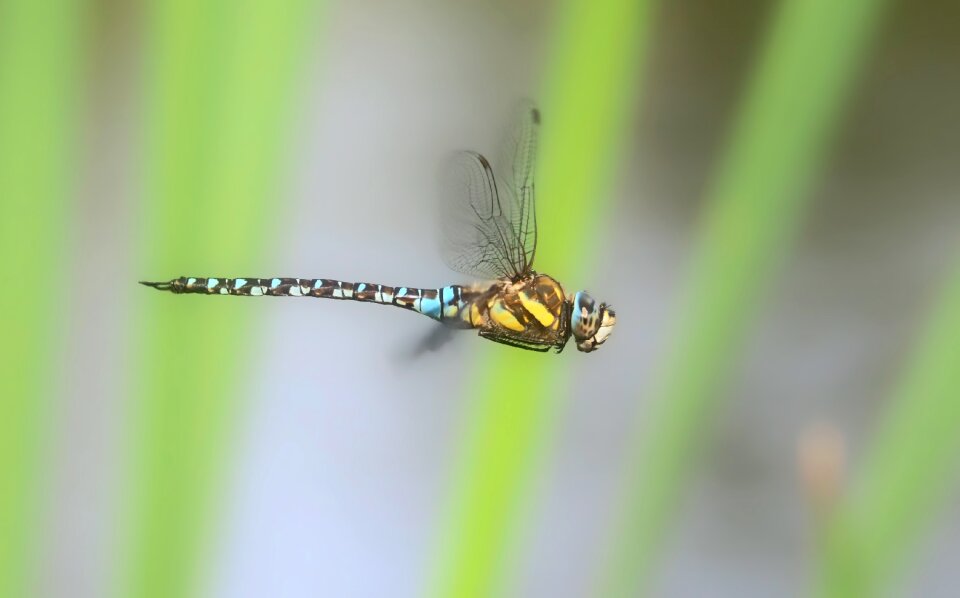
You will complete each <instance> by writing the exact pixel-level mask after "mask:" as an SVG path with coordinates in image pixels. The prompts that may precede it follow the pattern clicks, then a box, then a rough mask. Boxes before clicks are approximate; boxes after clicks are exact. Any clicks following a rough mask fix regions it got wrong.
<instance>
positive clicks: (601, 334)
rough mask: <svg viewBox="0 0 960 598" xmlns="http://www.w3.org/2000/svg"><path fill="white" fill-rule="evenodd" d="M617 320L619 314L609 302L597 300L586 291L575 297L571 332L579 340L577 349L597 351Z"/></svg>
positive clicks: (571, 313) (572, 306)
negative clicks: (598, 301) (598, 302)
mask: <svg viewBox="0 0 960 598" xmlns="http://www.w3.org/2000/svg"><path fill="white" fill-rule="evenodd" d="M616 322H617V316H616V314H615V313H614V312H613V309H611V308H610V307H609V306H607V304H605V303H600V304H597V302H596V301H595V300H594V299H593V297H591V296H590V295H588V294H587V293H586V292H585V291H578V292H577V293H576V295H574V297H573V305H571V309H570V332H571V333H572V334H573V338H574V339H576V341H577V349H578V350H580V351H583V352H584V353H589V352H591V351H596V350H597V347H599V346H600V345H602V344H603V343H604V341H606V340H607V337H609V336H610V333H611V332H613V326H614V324H616Z"/></svg>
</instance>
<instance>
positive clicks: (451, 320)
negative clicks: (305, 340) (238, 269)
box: [146, 276, 476, 328]
mask: <svg viewBox="0 0 960 598" xmlns="http://www.w3.org/2000/svg"><path fill="white" fill-rule="evenodd" d="M146 284H148V285H149V286H152V287H155V288H158V289H160V290H165V291H171V292H173V293H198V294H203V295H242V296H251V297H260V296H264V297H318V298H323V299H345V300H352V301H367V302H370V303H379V304H381V305H396V306H397V307H403V308H405V309H410V310H413V311H415V312H418V313H421V314H423V315H425V316H427V317H429V318H432V319H434V320H437V321H440V322H445V323H447V324H451V325H454V326H461V327H466V328H469V327H473V326H474V325H476V324H475V323H474V322H473V321H471V318H470V308H469V305H468V297H467V295H469V296H472V295H474V294H476V293H475V291H471V290H465V289H464V288H463V287H461V286H459V285H451V286H447V287H442V288H439V289H420V288H416V287H391V286H387V285H382V284H373V283H368V282H343V281H341V280H333V279H328V278H194V277H186V276H184V277H181V278H177V279H174V280H171V281H169V282H165V283H146Z"/></svg>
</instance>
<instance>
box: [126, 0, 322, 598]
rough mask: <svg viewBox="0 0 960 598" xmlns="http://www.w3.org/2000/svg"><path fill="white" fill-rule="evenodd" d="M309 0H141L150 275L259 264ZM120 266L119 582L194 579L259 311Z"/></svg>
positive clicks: (148, 592) (171, 586)
mask: <svg viewBox="0 0 960 598" xmlns="http://www.w3.org/2000/svg"><path fill="white" fill-rule="evenodd" d="M314 5H315V4H314V3H309V2H307V1H306V0H284V1H281V2H262V1H253V0H248V1H243V2H240V3H237V2H231V1H227V0H215V1H212V2H204V3H196V2H192V1H189V0H171V1H166V2H158V3H152V4H149V5H148V7H147V13H148V14H147V17H146V19H145V22H146V23H147V24H148V31H147V37H148V42H147V58H148V60H147V61H148V64H147V69H146V71H147V81H146V90H147V95H146V107H145V122H144V125H145V129H146V152H145V153H146V160H147V175H146V180H145V189H144V195H145V199H146V201H145V204H144V213H143V221H144V223H145V231H144V234H143V235H142V240H143V246H142V247H141V248H140V250H141V252H142V255H143V259H142V266H141V267H142V268H143V271H142V274H141V276H142V277H143V278H146V279H164V278H173V277H175V276H180V275H182V274H196V275H200V276H202V275H204V274H206V275H222V276H226V275H230V274H237V273H242V272H249V271H250V270H255V269H256V268H257V265H258V264H262V263H264V262H263V260H264V259H265V258H264V257H263V256H264V255H267V254H268V253H269V250H270V246H269V242H270V240H271V235H270V234H269V231H270V230H272V229H273V227H272V226H271V225H272V224H273V223H274V222H275V220H274V218H275V215H276V214H277V213H278V212H282V211H283V203H282V200H281V198H282V197H284V195H285V192H284V190H283V189H281V188H279V185H278V181H279V179H280V178H281V177H280V170H281V165H282V164H283V163H284V162H285V160H284V156H283V153H282V148H283V147H284V142H285V141H286V140H287V139H288V138H289V135H288V134H287V133H288V132H290V128H291V126H292V125H293V123H292V122H291V121H290V116H289V115H290V114H291V108H292V107H293V104H294V95H295V94H294V91H295V86H294V82H295V80H296V75H297V71H298V68H297V67H298V66H300V64H299V62H300V60H299V59H300V58H301V57H302V56H303V50H304V49H305V44H306V41H307V34H308V33H309V29H308V24H310V25H315V24H317V20H316V19H315V18H313V17H314V16H315V15H314V13H313V10H312V9H313V7H314ZM135 282H136V281H130V284H131V290H132V292H136V293H137V295H136V299H137V300H138V306H139V308H140V312H139V317H138V318H137V319H136V330H137V332H138V333H139V335H140V338H139V340H140V342H141V343H142V347H141V348H140V354H139V358H140V359H141V362H140V364H139V370H138V372H137V373H138V375H139V378H138V379H137V380H136V381H135V383H134V389H133V391H134V392H135V393H136V394H137V395H138V396H137V397H136V400H135V401H134V404H133V405H132V411H133V412H132V413H131V417H132V420H133V422H134V423H133V425H132V426H131V430H133V433H132V434H131V437H130V439H129V442H130V445H131V446H130V450H129V459H130V463H129V470H130V476H131V477H130V482H129V488H128V489H129V495H128V497H127V498H128V501H129V504H130V510H129V512H128V513H125V514H124V516H125V517H127V518H128V520H129V525H127V526H125V527H126V528H127V531H126V532H125V533H126V534H127V535H126V536H125V537H123V538H121V542H122V543H123V546H124V547H125V550H123V552H122V554H123V555H124V557H125V562H124V563H123V564H122V566H121V569H120V571H119V572H118V573H119V579H118V580H117V588H118V591H119V593H121V594H122V595H124V596H127V595H131V596H158V597H164V598H167V597H176V596H189V595H193V594H195V593H197V592H198V591H199V589H200V588H199V583H200V579H199V574H200V572H201V570H202V563H203V557H204V554H205V551H206V549H207V548H209V547H210V545H211V541H212V539H213V537H214V536H215V532H216V529H217V523H218V519H219V515H220V513H218V512H216V510H215V509H214V506H215V505H216V504H219V503H220V502H222V501H220V500H218V498H219V497H220V496H221V493H222V492H223V488H222V483H223V481H224V478H223V476H222V474H221V473H220V472H221V471H222V470H223V469H224V468H225V466H226V465H227V464H228V463H229V461H228V459H227V457H228V455H229V445H230V440H231V426H232V424H233V423H234V421H235V420H234V418H235V416H236V415H237V414H238V413H240V412H242V409H243V408H244V406H245V403H244V398H245V393H244V386H245V384H246V383H247V382H249V381H250V378H249V376H248V375H247V374H246V370H245V368H244V366H243V363H244V361H245V358H246V357H247V356H248V355H249V350H250V349H251V348H253V347H255V346H256V345H257V338H258V333H257V331H258V326H259V315H260V314H261V313H262V311H261V310H256V309H252V308H251V306H250V305H249V304H244V302H241V301H226V300H222V301H220V300H216V299H212V300H211V299H204V298H199V299H200V300H191V299H192V298H190V297H174V296H172V295H167V294H160V293H156V292H152V291H150V290H148V289H145V288H143V287H137V286H136V284H135Z"/></svg>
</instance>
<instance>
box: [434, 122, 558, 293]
mask: <svg viewBox="0 0 960 598" xmlns="http://www.w3.org/2000/svg"><path fill="white" fill-rule="evenodd" d="M520 114H521V116H520V118H519V119H518V121H519V122H518V123H517V124H516V125H515V127H514V129H513V133H512V135H510V136H508V139H507V142H506V145H505V147H504V149H503V150H502V151H501V155H500V156H499V158H500V160H499V163H500V164H499V166H500V168H499V169H498V170H495V169H494V168H493V166H492V165H491V164H490V162H489V161H488V160H487V159H486V158H485V157H484V156H483V155H481V154H478V153H476V152H461V153H459V154H457V155H456V156H455V157H454V159H453V160H452V165H451V166H450V167H449V169H448V170H449V176H448V177H447V179H446V184H445V185H444V197H443V221H444V251H443V254H444V258H445V260H446V262H447V264H448V265H449V266H450V267H451V268H453V269H454V270H458V271H460V272H463V273H465V274H469V275H471V276H477V277H481V278H488V279H490V278H499V277H508V278H518V277H521V276H523V275H525V274H526V273H528V272H529V271H530V270H531V268H532V266H533V258H534V255H535V253H536V247H537V222H536V210H535V206H534V181H533V174H534V167H535V164H536V150H537V129H538V127H539V123H540V117H539V113H538V112H537V110H536V108H534V107H533V106H532V104H528V103H525V104H523V105H522V107H521V109H520Z"/></svg>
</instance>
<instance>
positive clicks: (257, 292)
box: [141, 103, 616, 353]
mask: <svg viewBox="0 0 960 598" xmlns="http://www.w3.org/2000/svg"><path fill="white" fill-rule="evenodd" d="M518 113H519V116H518V117H517V118H516V120H517V121H518V122H517V123H515V125H514V126H513V128H512V133H511V135H508V136H507V139H506V141H505V143H504V144H503V148H502V150H501V154H502V155H500V156H499V157H500V158H502V160H500V161H499V166H498V168H497V169H495V168H494V167H493V165H491V162H490V161H489V160H488V159H487V158H486V157H485V156H484V155H482V154H480V153H478V152H473V151H461V152H457V153H456V154H455V155H454V157H453V159H452V160H451V162H452V164H451V165H450V167H449V168H448V169H447V170H448V173H449V176H448V177H447V178H446V184H445V185H444V202H443V204H442V208H441V211H442V212H443V214H442V220H443V222H444V227H443V228H444V235H443V257H444V260H445V261H446V263H447V265H448V266H450V267H451V268H452V269H454V270H456V271H458V272H460V273H462V274H466V275H468V276H472V277H473V278H474V279H476V280H483V281H485V282H480V283H474V284H465V285H458V284H454V285H449V286H445V287H441V288H437V289H429V288H416V287H405V286H387V285H383V284H375V283H369V282H345V281H341V280H333V279H329V278H252V277H251V278H219V277H216V278H214V277H207V278H201V277H186V276H182V277H180V278H175V279H173V280H168V281H165V282H147V281H141V284H144V285H146V286H148V287H153V288H155V289H157V290H160V291H169V292H172V293H177V294H186V293H194V294H200V295H240V296H248V297H260V296H263V297H316V298H323V299H338V300H349V301H361V302H367V303H377V304H380V305H393V306H396V307H401V308H403V309H407V310H410V311H414V312H417V313H420V314H423V315H425V316H427V317H429V318H431V319H433V320H436V321H437V322H440V323H441V324H443V325H445V326H447V327H451V328H455V329H457V328H458V329H467V330H477V331H478V333H479V336H480V337H482V338H485V339H489V340H491V341H495V342H497V343H501V344H503V345H508V346H510V347H516V348H520V349H527V350H531V351H540V352H547V351H549V350H551V349H553V350H554V351H555V352H556V353H560V352H561V351H563V348H564V346H565V345H566V344H567V342H568V341H569V340H570V338H571V337H572V338H573V339H574V341H575V342H576V345H577V349H578V350H580V351H582V352H585V353H589V352H592V351H595V350H596V349H597V348H599V347H600V345H602V344H603V343H604V342H605V341H606V340H607V338H608V337H609V336H610V333H611V332H612V331H613V327H614V324H615V323H616V314H615V313H614V310H613V309H612V308H611V307H610V306H609V305H607V304H606V303H599V302H597V301H596V300H594V298H593V297H591V296H590V295H589V294H588V293H587V292H586V291H577V292H575V293H569V292H568V291H566V290H565V289H564V287H563V286H562V285H561V284H560V283H559V282H558V281H557V280H556V279H554V278H553V277H551V276H549V275H547V274H541V273H538V272H537V271H536V270H534V269H533V261H534V257H535V255H536V251H537V217H536V206H535V194H534V190H535V185H534V167H535V165H536V157H537V147H538V138H539V130H540V112H539V110H538V109H537V108H536V106H534V105H533V104H531V103H525V104H523V105H521V108H520V109H518Z"/></svg>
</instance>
